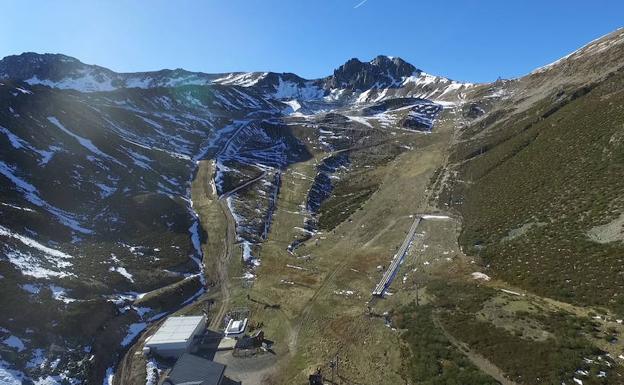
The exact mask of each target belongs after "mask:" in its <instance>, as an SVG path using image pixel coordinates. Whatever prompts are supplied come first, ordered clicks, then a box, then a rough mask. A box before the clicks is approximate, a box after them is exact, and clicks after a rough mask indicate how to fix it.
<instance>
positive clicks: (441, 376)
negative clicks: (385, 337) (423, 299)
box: [394, 304, 498, 385]
mask: <svg viewBox="0 0 624 385" xmlns="http://www.w3.org/2000/svg"><path fill="white" fill-rule="evenodd" d="M432 312H433V308H432V306H430V305H423V306H419V307H417V306H416V305H415V304H411V305H407V306H405V307H403V308H401V309H399V310H398V311H397V312H396V313H395V314H394V323H395V324H396V326H397V327H398V328H400V329H405V331H404V332H403V334H402V335H401V338H402V340H403V341H404V342H405V345H403V346H402V348H401V349H402V356H403V359H404V376H405V377H407V378H406V380H407V381H408V383H417V384H427V385H429V384H431V385H438V384H439V385H443V384H444V385H446V384H458V385H459V384H483V385H486V384H497V383H498V382H497V381H496V380H494V379H493V378H491V377H490V376H488V375H487V374H484V373H483V372H481V371H480V370H479V369H478V368H477V367H476V366H475V365H473V364H472V363H471V362H470V361H469V360H468V359H467V358H466V357H465V356H464V355H463V354H462V353H461V352H459V351H458V350H457V348H455V347H454V346H453V345H452V344H451V342H450V341H449V340H448V339H447V338H446V336H445V335H444V333H443V331H442V330H440V329H439V328H438V327H437V326H436V325H435V323H434V322H433V318H432Z"/></svg>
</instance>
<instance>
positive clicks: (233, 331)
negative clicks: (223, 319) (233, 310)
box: [225, 318, 247, 338]
mask: <svg viewBox="0 0 624 385" xmlns="http://www.w3.org/2000/svg"><path fill="white" fill-rule="evenodd" d="M246 327H247V318H245V319H244V320H242V321H241V320H237V321H235V320H233V319H231V320H230V322H228V325H227V327H226V328H225V336H226V337H228V338H240V337H242V336H243V334H245V328H246Z"/></svg>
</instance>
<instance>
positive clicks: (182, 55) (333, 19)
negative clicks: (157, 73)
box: [0, 0, 624, 82]
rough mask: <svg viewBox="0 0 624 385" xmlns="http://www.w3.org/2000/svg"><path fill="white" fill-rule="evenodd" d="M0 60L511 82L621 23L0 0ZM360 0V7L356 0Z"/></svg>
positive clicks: (557, 9)
mask: <svg viewBox="0 0 624 385" xmlns="http://www.w3.org/2000/svg"><path fill="white" fill-rule="evenodd" d="M0 5H1V8H2V21H1V22H0V57H4V56H7V55H11V54H16V53H21V52H24V51H35V52H58V53H64V54H67V55H70V56H74V57H77V58H78V59H80V60H82V61H84V62H86V63H90V64H99V65H102V66H105V67H108V68H111V69H113V70H115V71H124V72H131V71H145V70H156V69H161V68H178V67H182V68H185V69H189V70H195V71H204V72H227V71H254V70H255V71H266V70H271V71H277V72H295V73H297V74H299V75H301V76H304V77H307V78H314V77H321V76H325V75H329V74H331V71H332V70H333V69H334V68H335V67H337V66H338V65H340V64H342V63H343V62H344V61H346V60H347V59H349V58H351V57H357V58H360V59H361V60H370V59H371V58H373V57H374V56H376V55H378V54H385V55H391V56H400V57H402V58H404V59H405V60H407V61H409V62H410V63H412V64H414V65H415V66H416V67H418V68H421V69H423V70H425V71H426V72H429V73H433V74H437V75H444V76H448V77H451V78H453V79H458V80H464V81H473V82H477V81H490V80H494V79H496V78H497V77H498V76H502V77H507V78H509V77H515V76H519V75H522V74H525V73H527V72H530V71H531V70H532V69H534V68H535V67H538V66H540V65H543V64H546V63H549V62H551V61H554V60H556V59H558V58H559V57H561V56H563V55H565V54H567V53H569V52H570V51H572V50H574V49H576V48H578V47H579V46H581V45H583V44H585V43H587V42H589V41H590V40H593V39H595V38H597V37H599V36H601V35H604V34H606V33H608V32H610V31H612V30H614V29H616V28H618V27H620V26H622V25H623V24H624V18H622V15H624V2H623V1H619V0H613V1H601V0H594V1H591V2H588V1H576V0H565V1H563V0H542V1H537V0H515V1H511V0H510V1H507V0H497V1H491V0H483V1H468V0H465V1H450V0H449V1H435V0H429V1H420V0H365V1H362V0H290V1H277V0H220V1H217V0H204V1H199V0H198V1H189V0H176V1H173V0H171V1H164V0H150V1H147V0H145V1H138V0H135V1H121V0H120V1H114V0H107V1H65V0H56V1H34V0H1V2H0ZM358 5H359V6H358Z"/></svg>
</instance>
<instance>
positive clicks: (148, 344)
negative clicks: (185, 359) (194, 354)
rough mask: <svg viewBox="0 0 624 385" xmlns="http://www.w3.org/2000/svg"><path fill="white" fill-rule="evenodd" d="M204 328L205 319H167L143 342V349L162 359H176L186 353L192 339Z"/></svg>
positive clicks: (200, 317)
mask: <svg viewBox="0 0 624 385" xmlns="http://www.w3.org/2000/svg"><path fill="white" fill-rule="evenodd" d="M205 327H206V317H204V316H194V317H169V318H168V319H167V320H166V321H165V323H163V324H162V326H161V327H160V328H159V329H158V331H157V332H156V333H154V335H152V336H151V337H149V338H148V339H147V340H146V341H145V349H144V350H148V349H149V352H153V353H156V354H158V355H160V356H162V357H174V358H177V357H179V356H181V355H182V354H183V353H185V352H188V351H189V349H190V347H191V344H192V342H193V338H194V337H195V336H197V335H199V334H201V333H202V332H203V331H204V329H205Z"/></svg>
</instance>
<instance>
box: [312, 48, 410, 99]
mask: <svg viewBox="0 0 624 385" xmlns="http://www.w3.org/2000/svg"><path fill="white" fill-rule="evenodd" d="M415 72H419V70H418V69H416V67H414V66H413V65H411V64H409V63H407V62H406V61H404V60H403V59H401V58H392V57H388V56H382V55H380V56H377V57H376V58H374V59H373V60H371V61H369V62H362V61H360V60H358V59H356V58H353V59H350V60H348V61H347V62H346V63H345V64H343V65H341V66H340V67H338V68H337V69H336V70H334V74H333V75H332V76H330V77H328V78H326V79H325V82H324V85H325V88H328V89H331V88H349V89H353V90H358V91H364V90H367V89H369V88H387V87H393V86H398V85H399V84H400V82H401V80H402V79H403V78H405V77H407V76H411V75H413V74H414V73H415Z"/></svg>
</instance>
